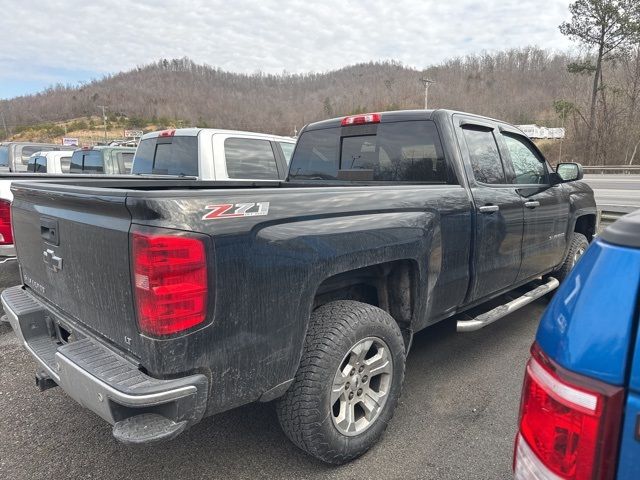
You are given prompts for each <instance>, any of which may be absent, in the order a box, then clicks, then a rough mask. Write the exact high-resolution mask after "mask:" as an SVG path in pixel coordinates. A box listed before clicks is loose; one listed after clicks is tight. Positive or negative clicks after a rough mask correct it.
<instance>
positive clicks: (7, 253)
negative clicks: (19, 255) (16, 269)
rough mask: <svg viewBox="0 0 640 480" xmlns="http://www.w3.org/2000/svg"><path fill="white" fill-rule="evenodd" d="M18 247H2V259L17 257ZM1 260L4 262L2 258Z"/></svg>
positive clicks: (0, 249) (0, 250)
mask: <svg viewBox="0 0 640 480" xmlns="http://www.w3.org/2000/svg"><path fill="white" fill-rule="evenodd" d="M15 256H16V247H15V246H14V245H0V257H15ZM0 260H4V259H3V258H0Z"/></svg>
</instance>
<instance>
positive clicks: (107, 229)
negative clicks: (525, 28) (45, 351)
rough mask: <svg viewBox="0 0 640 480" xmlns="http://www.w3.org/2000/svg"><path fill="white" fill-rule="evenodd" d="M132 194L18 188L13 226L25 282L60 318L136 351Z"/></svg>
mask: <svg viewBox="0 0 640 480" xmlns="http://www.w3.org/2000/svg"><path fill="white" fill-rule="evenodd" d="M58 187H59V186H58ZM125 199H126V196H125V194H124V192H121V191H118V190H116V189H100V194H99V195H98V194H93V193H87V189H84V190H82V191H81V190H80V189H77V190H76V191H74V188H73V187H64V188H57V189H51V190H47V189H37V190H35V189H34V190H31V189H29V188H22V187H20V188H16V189H14V201H13V207H12V208H13V211H12V213H13V229H14V233H15V238H16V243H17V244H18V245H19V246H18V248H17V253H18V258H19V261H20V265H21V268H22V277H23V282H24V284H25V285H26V286H28V287H29V288H30V289H31V290H32V291H33V292H34V293H35V294H37V296H38V297H40V298H41V299H44V300H45V301H46V302H48V303H49V304H50V306H52V307H54V309H53V310H54V311H56V312H58V313H59V314H60V315H59V318H58V320H59V321H62V322H63V325H64V324H65V323H64V322H66V325H67V326H68V327H70V330H73V328H74V326H75V327H76V328H77V327H80V328H82V327H86V328H87V329H89V330H91V331H93V332H94V333H96V334H98V335H99V336H101V337H103V338H104V339H106V340H108V341H109V342H111V343H113V344H115V345H118V346H120V347H121V348H124V349H126V350H128V351H130V352H131V353H133V354H134V355H135V354H136V352H139V350H138V349H137V348H136V347H139V345H137V344H138V341H139V340H138V332H137V327H136V320H135V310H134V303H133V296H132V291H131V274H130V267H129V227H130V225H131V216H130V214H129V212H128V210H127V208H126V206H125Z"/></svg>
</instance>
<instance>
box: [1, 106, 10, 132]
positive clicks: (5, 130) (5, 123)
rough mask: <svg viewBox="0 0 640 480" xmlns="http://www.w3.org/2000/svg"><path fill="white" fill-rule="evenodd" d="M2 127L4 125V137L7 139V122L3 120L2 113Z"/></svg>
mask: <svg viewBox="0 0 640 480" xmlns="http://www.w3.org/2000/svg"><path fill="white" fill-rule="evenodd" d="M2 125H4V135H5V137H7V138H9V130H7V121H6V120H5V119H4V112H2Z"/></svg>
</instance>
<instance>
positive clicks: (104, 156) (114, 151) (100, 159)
mask: <svg viewBox="0 0 640 480" xmlns="http://www.w3.org/2000/svg"><path fill="white" fill-rule="evenodd" d="M135 151H136V149H135V148H132V147H109V146H97V147H92V148H82V149H79V150H76V151H74V152H73V155H72V157H71V165H70V167H69V173H78V174H93V175H95V174H103V173H104V174H108V175H126V174H128V173H131V165H132V163H133V156H134V154H135Z"/></svg>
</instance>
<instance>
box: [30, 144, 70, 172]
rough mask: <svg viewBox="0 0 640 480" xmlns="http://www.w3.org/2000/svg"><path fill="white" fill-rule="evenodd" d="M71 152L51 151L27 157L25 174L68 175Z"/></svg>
mask: <svg viewBox="0 0 640 480" xmlns="http://www.w3.org/2000/svg"><path fill="white" fill-rule="evenodd" d="M72 155H73V150H58V151H56V150H52V151H49V152H36V153H34V154H33V155H31V156H30V157H29V161H28V162H27V172H31V173H56V174H62V173H69V168H70V165H71V156H72Z"/></svg>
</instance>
